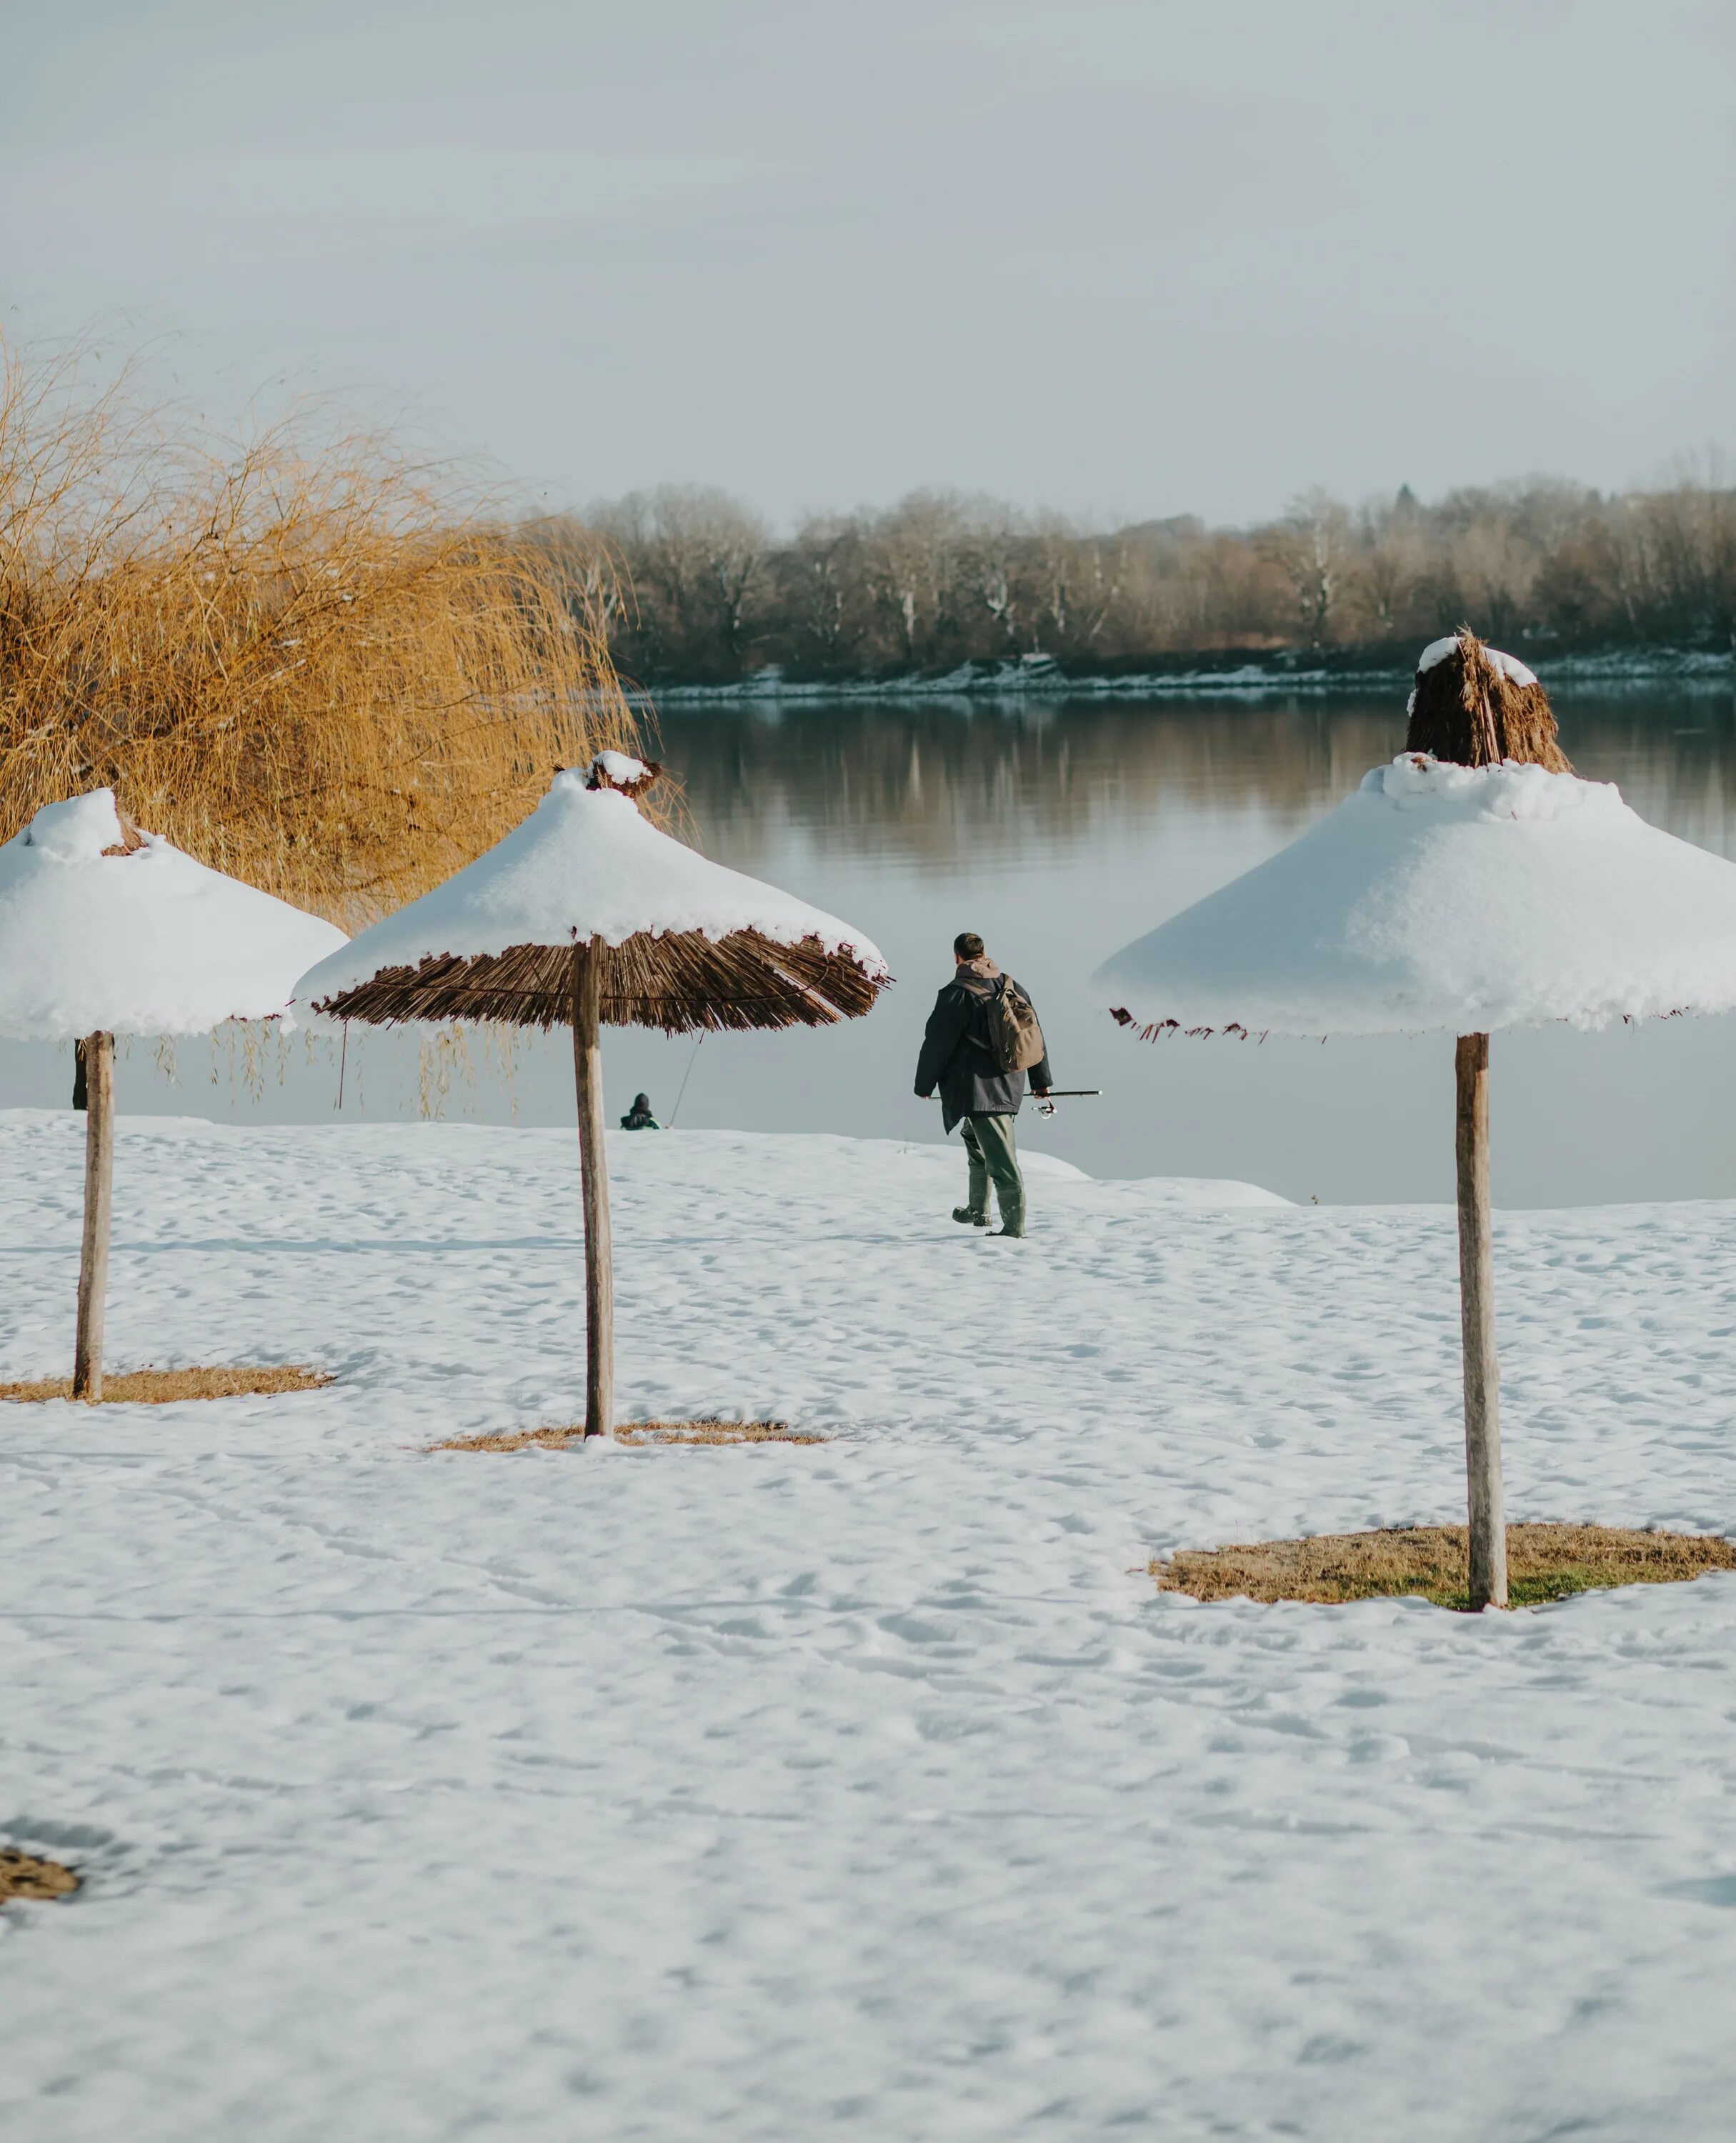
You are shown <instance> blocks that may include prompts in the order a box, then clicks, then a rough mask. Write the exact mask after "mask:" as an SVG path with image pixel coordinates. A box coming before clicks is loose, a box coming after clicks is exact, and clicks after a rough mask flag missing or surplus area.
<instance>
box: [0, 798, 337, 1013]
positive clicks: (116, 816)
mask: <svg viewBox="0 0 1736 2143" xmlns="http://www.w3.org/2000/svg"><path fill="white" fill-rule="evenodd" d="M343 943H344V933H343V932H342V931H341V930H339V929H337V928H334V926H333V925H332V924H331V923H325V922H322V921H321V920H320V918H319V917H318V916H317V915H308V914H305V913H303V911H302V910H301V909H300V908H291V907H290V906H289V904H288V903H287V902H284V901H281V900H275V899H274V898H272V897H271V895H270V893H261V892H260V890H259V888H257V887H256V886H251V885H245V884H243V883H242V882H241V881H240V879H239V878H227V877H225V875H224V874H223V873H222V872H221V871H214V870H208V869H206V868H205V865H204V864H201V863H195V860H194V859H193V858H192V857H191V856H189V855H184V854H182V853H181V850H180V849H177V848H176V847H174V846H173V845H172V844H171V843H170V842H168V841H166V840H162V839H159V838H158V836H156V834H146V833H141V831H140V830H139V829H138V828H137V827H136V826H135V825H133V824H132V823H131V820H130V819H126V818H124V817H123V815H122V814H121V812H120V811H119V810H118V809H117V808H116V803H115V798H114V792H113V791H112V790H111V789H91V791H90V792H89V793H88V794H86V795H83V796H72V797H68V798H67V799H65V800H64V801H63V802H62V803H58V804H44V805H43V806H42V809H40V810H39V811H38V812H37V814H36V815H35V817H34V818H32V820H31V821H30V824H28V825H27V826H26V827H25V828H24V829H23V830H22V832H21V833H18V834H14V835H13V836H12V839H11V840H9V841H7V842H6V843H5V844H4V845H3V846H0V1035H4V1036H6V1037H7V1038H9V1039H13V1040H19V1041H63V1040H66V1039H67V1038H68V1037H77V1036H81V1035H87V1034H97V1033H110V1034H199V1033H203V1032H205V1030H206V1029H208V1028H210V1027H215V1026H217V1025H218V1024H219V1023H220V1022H221V1021H224V1020H226V1019H268V1018H270V1017H272V1016H273V1015H274V1014H276V1013H279V1012H283V1011H284V1008H285V1007H286V1006H287V1005H288V1003H289V997H290V993H291V992H292V991H293V990H294V986H295V978H296V977H297V976H298V975H299V974H300V973H302V972H303V971H304V969H305V968H306V967H307V965H308V963H309V961H312V960H318V959H322V958H324V957H325V956H326V955H327V954H328V953H331V952H334V951H335V950H336V949H337V948H339V947H340V946H341V945H342V944H343Z"/></svg>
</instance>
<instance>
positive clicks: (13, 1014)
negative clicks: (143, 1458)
mask: <svg viewBox="0 0 1736 2143" xmlns="http://www.w3.org/2000/svg"><path fill="white" fill-rule="evenodd" d="M342 943H344V933H343V932H342V931H341V930H339V929H336V928H334V926H333V925H332V924H331V923H323V922H321V920H320V919H319V917H318V916H315V915H307V914H304V913H303V912H302V911H301V909H299V908H291V907H289V905H288V904H287V903H285V902H284V901H281V900H274V898H272V897H271V895H270V893H261V892H260V891H259V890H258V888H256V887H254V886H250V885H244V884H243V883H241V882H240V879H239V878H225V876H224V875H223V874H222V873H221V872H220V871H214V870H207V869H206V868H205V865H204V864H200V863H195V861H194V860H193V859H192V857H190V856H188V855H183V854H181V850H180V849H176V848H174V847H172V846H171V844H169V843H168V842H167V841H165V840H161V839H158V838H157V836H156V835H155V834H146V833H141V831H140V830H139V829H138V828H137V827H136V826H135V825H134V824H132V822H131V820H130V819H126V817H124V816H123V814H121V811H120V810H119V809H117V807H116V803H115V797H114V791H113V790H112V789H91V791H90V792H89V793H88V794H86V795H83V796H74V797H70V798H68V799H67V800H66V801H65V802H64V803H59V804H44V805H43V806H42V809H40V810H39V811H38V812H37V814H36V815H35V817H34V818H33V819H32V820H31V821H30V824H28V825H27V827H25V828H24V829H23V831H22V833H19V834H14V835H13V836H12V839H11V840H9V841H7V843H5V844H4V845H3V846H0V1034H3V1035H5V1036H6V1037H7V1038H8V1039H10V1040H13V1041H22V1042H32V1041H66V1040H68V1039H72V1040H74V1041H77V1042H79V1043H80V1044H81V1045H82V1056H83V1062H84V1071H85V1077H86V1083H87V1116H86V1120H85V1180H84V1244H83V1252H82V1258H81V1261H80V1265H79V1274H78V1328H77V1347H76V1349H75V1350H74V1356H73V1368H72V1396H73V1397H74V1398H80V1399H89V1400H91V1401H95V1400H97V1399H100V1398H101V1397H102V1314H103V1308H104V1304H105V1301H106V1294H107V1288H108V1243H109V1212H110V1205H111V1187H112V1181H113V1170H114V1136H115V1084H114V1079H115V1037H116V1034H162V1035H170V1034H199V1033H203V1032H205V1031H206V1030H207V1029H209V1028H210V1027H216V1026H218V1025H219V1024H220V1022H223V1021H225V1020H228V1019H270V1018H272V1017H275V1016H276V1015H278V1014H279V1013H280V1012H283V1011H284V1007H286V1006H287V1004H288V1003H289V992H290V991H291V990H292V988H293V987H294V982H295V977H297V976H298V975H299V973H301V972H302V970H303V969H304V968H305V967H306V966H307V964H308V963H309V960H312V959H317V958H321V957H323V956H324V954H325V953H329V952H331V951H333V950H334V948H336V947H338V946H339V945H341V944H342Z"/></svg>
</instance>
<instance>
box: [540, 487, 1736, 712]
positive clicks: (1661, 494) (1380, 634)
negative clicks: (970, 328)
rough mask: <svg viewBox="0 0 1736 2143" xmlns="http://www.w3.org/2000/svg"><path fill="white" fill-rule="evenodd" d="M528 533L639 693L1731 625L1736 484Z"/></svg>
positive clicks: (1559, 642) (683, 507)
mask: <svg viewBox="0 0 1736 2143" xmlns="http://www.w3.org/2000/svg"><path fill="white" fill-rule="evenodd" d="M540 537H541V540H542V542H544V543H546V544H547V545H548V546H549V547H551V548H552V549H555V550H556V551H559V552H562V553H563V554H565V562H566V563H568V564H569V565H571V566H573V567H575V568H576V570H577V572H578V573H579V575H580V577H581V582H582V583H583V585H585V586H586V587H587V588H588V590H589V591H590V592H591V596H592V597H593V598H594V601H595V603H596V606H597V608H598V609H599V610H600V611H601V612H602V614H603V616H604V617H605V618H606V622H607V625H608V630H609V636H610V641H611V646H612V648H613V651H614V653H615V656H616V662H617V664H618V666H619V667H620V669H621V671H622V673H623V675H624V676H627V677H628V678H630V679H634V680H637V681H640V682H642V683H645V684H647V685H672V684H730V683H734V682H737V681H740V680H742V679H744V678H746V677H749V676H751V675H752V674H753V673H754V671H759V670H761V669H764V667H765V666H768V665H769V664H777V665H779V666H780V667H781V668H782V670H783V671H784V673H785V675H786V676H789V677H791V678H793V679H815V680H820V679H838V680H844V679H856V678H872V677H884V676H896V675H900V674H908V673H912V672H916V673H923V672H929V673H932V672H943V671H948V670H951V669H954V668H956V667H957V666H958V665H959V664H961V663H962V662H966V661H983V660H990V661H992V660H1006V659H1008V658H1014V657H1019V656H1049V657H1051V658H1053V659H1054V660H1055V661H1057V662H1059V663H1060V664H1061V665H1062V666H1064V667H1065V668H1066V669H1068V670H1071V671H1076V672H1079V673H1086V672H1100V673H1108V674H1111V675H1112V674H1114V673H1115V672H1117V671H1136V670H1138V669H1139V668H1140V666H1142V665H1151V666H1173V665H1174V663H1175V659H1176V658H1177V657H1179V656H1189V655H1212V654H1221V652H1222V651H1227V650H1241V651H1248V652H1249V653H1258V652H1259V651H1277V650H1280V649H1300V650H1317V651H1318V650H1333V649H1338V650H1348V649H1350V648H1362V649H1367V650H1369V651H1371V652H1372V653H1375V654H1378V652H1379V651H1380V650H1381V649H1382V648H1383V647H1385V646H1390V647H1391V649H1392V654H1393V656H1394V657H1395V661H1398V662H1405V661H1408V651H1410V650H1412V648H1414V647H1415V646H1418V645H1419V644H1420V643H1421V642H1422V641H1427V640H1429V639H1432V638H1433V637H1434V636H1436V635H1437V633H1439V632H1441V631H1446V630H1447V629H1450V628H1451V627H1452V626H1457V625H1460V624H1469V625H1470V626H1472V627H1474V628H1475V629H1476V631H1479V632H1481V633H1482V634H1484V635H1485V636H1488V637H1491V638H1492V639H1494V640H1495V641H1496V642H1497V643H1499V644H1501V645H1503V646H1509V647H1511V648H1513V649H1514V650H1515V651H1517V652H1521V653H1523V652H1535V653H1539V654H1546V653H1548V652H1550V651H1551V650H1558V651H1561V652H1566V651H1579V650H1585V649H1594V648H1618V647H1621V646H1674V647H1680V648H1684V649H1711V648H1718V649H1724V648H1729V646H1731V645H1732V642H1733V636H1736V488H1733V487H1731V486H1730V485H1729V484H1728V483H1725V482H1724V481H1723V480H1722V474H1721V472H1720V471H1719V470H1718V469H1717V468H1710V469H1706V470H1701V471H1697V472H1695V473H1694V474H1693V475H1691V476H1688V477H1684V478H1683V480H1682V481H1680V482H1679V483H1674V484H1672V485H1670V486H1669V487H1667V488H1660V489H1658V490H1652V491H1645V492H1627V493H1624V494H1621V495H1617V496H1611V495H1607V494H1604V493H1600V492H1595V491H1590V490H1587V489H1585V487H1581V486H1579V485H1575V484H1570V483H1561V482H1556V481H1553V480H1541V479H1534V480H1531V481H1530V482H1526V483H1511V484H1502V485H1498V486H1495V487H1489V488H1484V489H1476V490H1463V491H1455V492H1450V493H1449V494H1448V495H1447V497H1445V498H1442V499H1441V500H1439V501H1438V502H1436V503H1433V504H1430V505H1425V504H1423V503H1422V502H1421V501H1420V500H1418V499H1417V498H1416V497H1413V496H1412V493H1411V492H1410V490H1409V489H1408V487H1407V488H1405V489H1403V490H1401V491H1400V492H1398V494H1397V497H1392V498H1388V499H1382V500H1378V501H1373V502H1367V503H1364V504H1363V505H1362V506H1360V507H1354V508H1353V507H1348V506H1346V505H1343V504H1342V503H1341V502H1339V501H1338V500H1337V499H1334V498H1331V497H1328V496H1327V495H1326V493H1325V492H1310V493H1308V495H1307V496H1306V497H1303V498H1300V499H1298V500H1297V501H1296V502H1295V503H1294V504H1293V507H1291V509H1290V511H1289V512H1287V513H1286V514H1285V515H1284V516H1283V517H1282V518H1281V519H1280V520H1277V521H1274V522H1269V523H1267V524H1265V525H1264V526H1262V527H1254V528H1212V527H1207V526H1206V524H1205V523H1204V522H1202V521H1199V520H1196V519H1194V517H1192V516H1190V515H1180V516H1178V517H1175V518H1174V519H1170V520H1166V521H1146V522H1135V524H1133V525H1132V526H1130V527H1125V528H1118V529H1115V530H1114V531H1112V532H1102V531H1099V530H1094V529H1091V528H1087V527H1081V526H1079V525H1078V524H1077V523H1076V522H1071V521H1070V520H1068V519H1066V517H1063V516H1061V515H1059V514H1055V513H1044V512H1034V513H1027V512H1021V511H1019V510H1018V509H1016V508H1015V507H1010V506H1005V505H1002V504H999V503H997V502H995V501H993V500H990V499H985V498H978V497H962V496H959V495H957V494H956V493H952V492H927V491H925V492H913V493H912V494H911V495H910V496H909V497H907V498H904V499H902V500H900V501H899V502H898V504H897V505H896V506H893V507H888V508H887V509H885V510H884V511H881V512H857V513H852V514H836V515H830V514H828V515H818V516H814V517H810V518H809V519H808V520H806V521H804V522H803V523H802V525H801V526H800V527H799V528H798V529H796V531H795V532H794V534H793V535H790V536H789V537H777V536H775V535H774V533H773V532H772V531H771V529H770V528H769V526H768V525H767V523H766V522H764V521H763V520H762V519H761V518H760V517H759V516H758V515H757V514H755V513H754V512H752V511H750V510H749V508H748V507H745V506H744V505H742V504H740V503H739V502H738V501H737V500H735V499H734V498H732V497H730V496H729V495H728V494H726V493H725V492H719V491H711V490H704V489H697V488H685V487H668V488H665V489H661V490H656V491H648V492H634V493H632V494H631V495H630V496H629V497H626V498H622V499H619V500H616V501H613V502H610V503H607V504H606V505H601V506H597V507H593V508H591V511H590V512H588V513H587V514H586V517H585V519H584V521H583V522H582V523H581V522H578V521H576V520H574V521H566V520H561V519H556V520H554V521H551V522H545V523H543V524H541V527H540ZM599 538H601V543H602V550H601V552H599V550H598V540H597V539H599Z"/></svg>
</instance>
